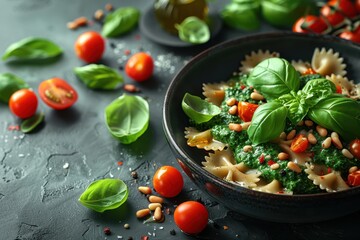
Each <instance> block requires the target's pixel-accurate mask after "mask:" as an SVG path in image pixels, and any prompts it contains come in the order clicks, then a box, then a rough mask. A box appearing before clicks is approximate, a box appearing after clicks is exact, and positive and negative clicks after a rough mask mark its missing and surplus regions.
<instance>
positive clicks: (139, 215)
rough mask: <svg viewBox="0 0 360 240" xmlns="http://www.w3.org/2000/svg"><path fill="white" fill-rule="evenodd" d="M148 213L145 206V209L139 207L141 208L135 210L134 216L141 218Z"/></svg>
mask: <svg viewBox="0 0 360 240" xmlns="http://www.w3.org/2000/svg"><path fill="white" fill-rule="evenodd" d="M149 214H150V209H148V208H145V209H141V210H139V211H137V212H136V217H137V218H143V217H146V216H147V215H149Z"/></svg>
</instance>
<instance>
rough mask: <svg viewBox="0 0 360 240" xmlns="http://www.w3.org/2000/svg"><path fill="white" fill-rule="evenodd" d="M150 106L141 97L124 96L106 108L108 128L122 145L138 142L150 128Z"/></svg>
mask: <svg viewBox="0 0 360 240" xmlns="http://www.w3.org/2000/svg"><path fill="white" fill-rule="evenodd" d="M149 119H150V113H149V104H148V102H147V101H146V100H145V99H143V98H142V97H140V96H130V95H127V94H123V95H122V96H120V97H119V98H117V99H115V100H114V101H113V102H112V103H110V104H109V105H108V106H107V107H106V108H105V120H106V126H107V128H108V130H109V131H110V133H111V134H112V135H113V136H114V137H115V138H117V139H118V140H119V141H120V142H121V143H124V144H130V143H132V142H134V141H136V140H137V139H138V138H139V137H140V136H141V135H142V134H143V133H144V132H145V131H146V129H147V128H148V125H149Z"/></svg>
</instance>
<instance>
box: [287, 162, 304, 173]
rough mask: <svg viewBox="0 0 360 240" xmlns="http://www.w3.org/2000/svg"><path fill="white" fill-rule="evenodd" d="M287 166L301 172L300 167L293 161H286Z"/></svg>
mask: <svg viewBox="0 0 360 240" xmlns="http://www.w3.org/2000/svg"><path fill="white" fill-rule="evenodd" d="M287 167H288V168H289V169H290V170H291V171H294V172H297V173H301V168H300V167H299V166H298V165H297V164H296V163H294V162H288V164H287Z"/></svg>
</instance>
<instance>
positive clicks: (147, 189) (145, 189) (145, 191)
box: [138, 186, 152, 194]
mask: <svg viewBox="0 0 360 240" xmlns="http://www.w3.org/2000/svg"><path fill="white" fill-rule="evenodd" d="M138 190H139V191H140V192H141V193H143V194H151V193H152V191H151V188H150V187H144V186H140V187H138Z"/></svg>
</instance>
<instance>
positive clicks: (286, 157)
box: [278, 152, 289, 160]
mask: <svg viewBox="0 0 360 240" xmlns="http://www.w3.org/2000/svg"><path fill="white" fill-rule="evenodd" d="M278 159H279V160H287V159H289V154H287V153H284V152H281V153H279V154H278Z"/></svg>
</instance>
